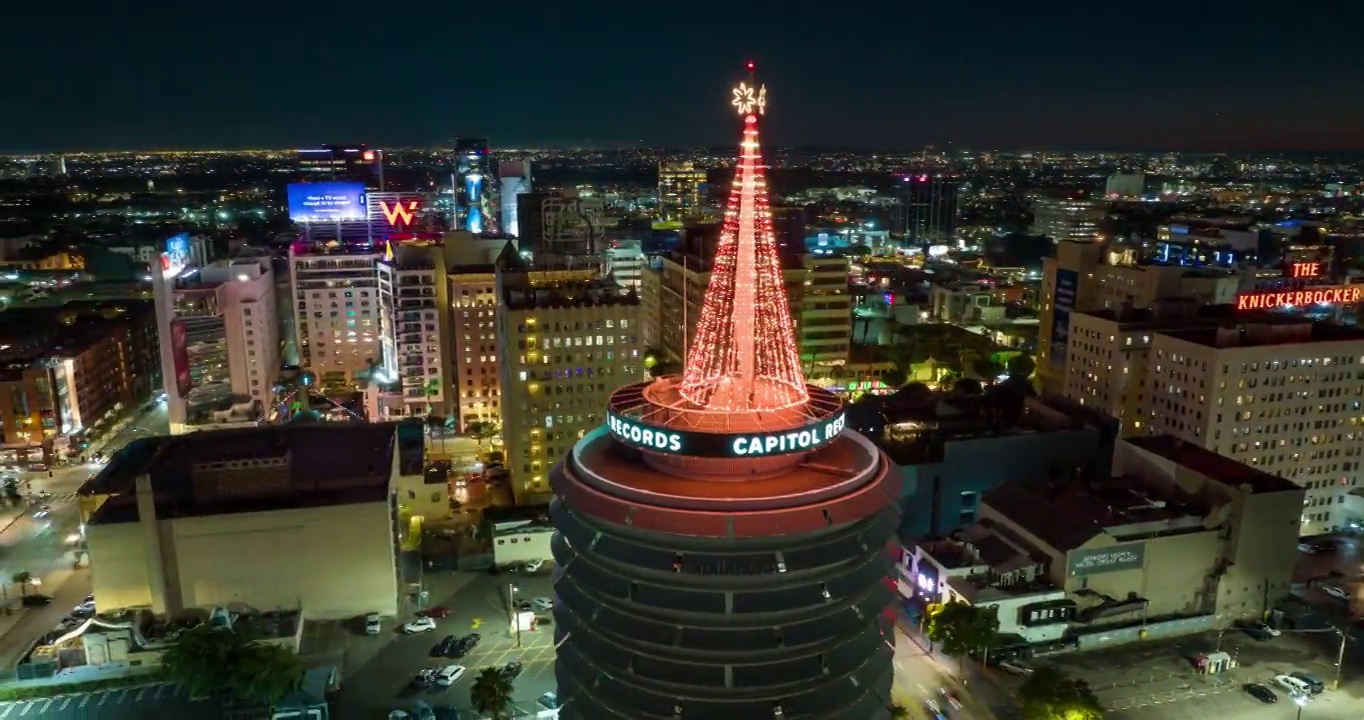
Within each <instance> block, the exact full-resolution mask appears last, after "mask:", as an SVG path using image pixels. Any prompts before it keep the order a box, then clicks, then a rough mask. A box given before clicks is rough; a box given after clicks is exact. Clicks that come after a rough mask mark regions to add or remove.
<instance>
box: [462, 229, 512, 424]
mask: <svg viewBox="0 0 1364 720" xmlns="http://www.w3.org/2000/svg"><path fill="white" fill-rule="evenodd" d="M446 252H447V262H448V263H449V268H448V273H449V284H450V304H451V306H452V313H453V315H452V319H451V334H450V348H451V354H452V355H453V358H452V359H453V361H454V363H453V367H454V374H453V375H452V376H451V377H452V382H453V385H452V388H451V389H452V391H453V394H454V402H455V403H456V407H455V413H456V415H457V417H458V421H457V422H458V425H459V427H460V429H461V430H464V429H467V428H468V426H469V423H473V422H479V423H492V424H497V423H500V422H501V421H502V367H501V364H502V361H503V359H504V358H505V354H504V348H503V346H502V344H501V343H499V342H498V322H497V309H498V307H499V305H500V304H501V303H499V302H498V293H497V263H498V262H499V261H502V262H504V263H511V262H514V261H515V260H517V257H518V256H517V255H516V248H515V246H513V245H512V244H511V243H508V242H507V241H506V240H504V239H492V238H468V239H466V240H464V241H461V242H459V243H457V244H453V245H452V244H451V243H446Z"/></svg>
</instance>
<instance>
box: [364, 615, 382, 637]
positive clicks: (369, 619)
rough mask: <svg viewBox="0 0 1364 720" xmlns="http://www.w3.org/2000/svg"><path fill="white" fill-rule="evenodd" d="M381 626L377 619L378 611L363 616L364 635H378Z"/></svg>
mask: <svg viewBox="0 0 1364 720" xmlns="http://www.w3.org/2000/svg"><path fill="white" fill-rule="evenodd" d="M381 628H383V623H382V621H381V620H380V619H379V613H370V614H368V615H366V616H365V634H366V635H378V634H379V630H380V629H381Z"/></svg>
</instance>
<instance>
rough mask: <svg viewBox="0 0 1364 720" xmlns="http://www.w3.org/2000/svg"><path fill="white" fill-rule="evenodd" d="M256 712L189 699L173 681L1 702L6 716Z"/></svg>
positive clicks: (137, 719)
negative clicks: (237, 710) (230, 708)
mask: <svg viewBox="0 0 1364 720" xmlns="http://www.w3.org/2000/svg"><path fill="white" fill-rule="evenodd" d="M253 710H255V709H254V708H253ZM255 716H256V715H255V714H254V713H252V712H242V713H234V712H233V711H231V710H229V709H227V708H224V707H223V705H222V703H221V702H219V701H217V700H190V699H189V698H188V697H186V696H185V694H184V693H182V692H180V691H179V690H178V689H177V688H176V687H175V686H174V685H172V684H170V683H156V684H151V685H143V686H139V687H130V688H119V689H115V690H100V691H95V692H88V693H72V694H68V695H58V696H57V697H51V698H37V699H34V700H18V701H15V702H4V703H0V718H2V719H3V720H33V719H35V718H42V719H43V720H149V719H151V718H194V719H195V720H218V719H219V718H222V719H224V720H231V718H233V717H255Z"/></svg>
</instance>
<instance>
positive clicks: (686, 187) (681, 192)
mask: <svg viewBox="0 0 1364 720" xmlns="http://www.w3.org/2000/svg"><path fill="white" fill-rule="evenodd" d="M705 184H706V170H705V168H698V167H696V165H695V164H693V163H692V162H690V161H678V162H666V161H665V162H660V163H659V164H658V219H659V220H660V221H662V222H665V223H668V222H672V223H681V222H683V221H685V220H687V219H688V218H691V217H695V216H696V215H698V214H699V213H700V211H701V202H702V197H701V187H702V186H704V185H705Z"/></svg>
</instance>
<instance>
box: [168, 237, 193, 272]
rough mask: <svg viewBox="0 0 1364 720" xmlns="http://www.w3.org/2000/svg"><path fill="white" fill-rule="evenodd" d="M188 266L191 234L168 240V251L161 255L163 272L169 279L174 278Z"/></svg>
mask: <svg viewBox="0 0 1364 720" xmlns="http://www.w3.org/2000/svg"><path fill="white" fill-rule="evenodd" d="M188 264H189V233H180V234H179V235H172V236H170V237H168V238H166V251H165V252H163V253H161V272H162V273H163V274H165V275H166V276H168V277H174V276H176V275H179V274H180V271H181V270H184V269H185V266H186V265H188Z"/></svg>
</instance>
